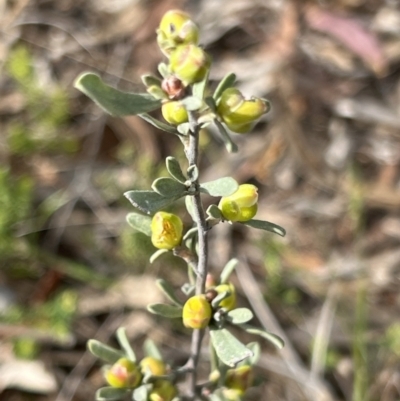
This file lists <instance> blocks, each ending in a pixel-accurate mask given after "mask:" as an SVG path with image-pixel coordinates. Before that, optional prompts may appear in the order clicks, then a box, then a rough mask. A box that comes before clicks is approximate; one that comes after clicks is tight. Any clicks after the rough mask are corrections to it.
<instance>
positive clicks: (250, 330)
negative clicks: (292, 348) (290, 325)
mask: <svg viewBox="0 0 400 401" xmlns="http://www.w3.org/2000/svg"><path fill="white" fill-rule="evenodd" d="M241 327H242V328H243V329H244V330H246V331H247V333H250V334H256V335H258V336H260V337H263V338H265V339H266V340H268V341H269V342H271V343H272V344H274V345H275V347H276V348H278V349H282V348H283V347H284V346H285V342H284V341H283V340H282V338H280V337H279V336H277V335H276V334H272V333H270V332H268V331H265V330H262V329H258V328H256V327H252V326H248V325H246V324H245V325H243V326H241Z"/></svg>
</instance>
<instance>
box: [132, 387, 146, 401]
mask: <svg viewBox="0 0 400 401" xmlns="http://www.w3.org/2000/svg"><path fill="white" fill-rule="evenodd" d="M148 397H149V392H148V389H147V385H142V386H139V387H137V388H135V389H134V390H133V393H132V400H134V401H147V400H148Z"/></svg>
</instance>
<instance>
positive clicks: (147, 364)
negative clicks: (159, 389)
mask: <svg viewBox="0 0 400 401" xmlns="http://www.w3.org/2000/svg"><path fill="white" fill-rule="evenodd" d="M139 365H140V370H141V371H142V373H143V374H146V372H148V371H150V372H151V374H152V375H153V376H163V375H165V374H166V373H167V369H166V367H165V363H164V362H163V361H160V360H159V359H156V358H153V357H151V356H147V357H146V358H143V359H142V360H141V361H140V364H139Z"/></svg>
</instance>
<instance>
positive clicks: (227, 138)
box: [214, 119, 239, 153]
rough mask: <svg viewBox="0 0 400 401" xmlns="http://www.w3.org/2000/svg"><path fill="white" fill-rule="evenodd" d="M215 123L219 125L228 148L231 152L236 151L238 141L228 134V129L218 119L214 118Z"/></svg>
mask: <svg viewBox="0 0 400 401" xmlns="http://www.w3.org/2000/svg"><path fill="white" fill-rule="evenodd" d="M214 123H215V125H216V126H217V128H218V131H219V133H220V134H221V137H222V141H223V142H224V145H225V148H226V150H227V151H228V152H229V153H236V152H237V151H238V150H239V148H238V147H237V145H236V143H235V142H233V140H232V138H231V137H230V135H229V134H228V131H227V130H226V129H225V127H224V126H223V125H222V124H221V123H220V122H219V121H218V120H217V119H215V120H214Z"/></svg>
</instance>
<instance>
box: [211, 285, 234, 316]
mask: <svg viewBox="0 0 400 401" xmlns="http://www.w3.org/2000/svg"><path fill="white" fill-rule="evenodd" d="M215 291H217V293H218V294H222V293H223V292H229V293H230V295H228V296H227V297H226V298H225V299H223V300H222V301H221V302H220V303H219V306H220V307H221V308H225V309H226V310H228V311H230V310H232V309H234V308H235V306H236V290H235V287H234V286H233V284H232V283H228V284H220V285H219V286H217V287H215Z"/></svg>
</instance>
